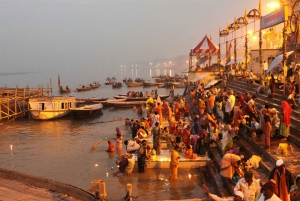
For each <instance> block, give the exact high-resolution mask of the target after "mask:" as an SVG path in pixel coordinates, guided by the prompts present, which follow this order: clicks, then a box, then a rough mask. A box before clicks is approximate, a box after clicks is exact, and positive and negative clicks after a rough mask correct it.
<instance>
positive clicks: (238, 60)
mask: <svg viewBox="0 0 300 201" xmlns="http://www.w3.org/2000/svg"><path fill="white" fill-rule="evenodd" d="M242 61H245V58H236V62H242ZM234 63H235V60H231V61H229V62H228V63H227V64H226V66H228V65H232V64H234Z"/></svg>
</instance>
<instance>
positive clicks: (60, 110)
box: [29, 96, 76, 120]
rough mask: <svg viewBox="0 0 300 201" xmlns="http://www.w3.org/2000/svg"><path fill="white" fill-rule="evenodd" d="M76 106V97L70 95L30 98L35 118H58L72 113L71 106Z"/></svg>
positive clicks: (31, 110) (32, 113)
mask: <svg viewBox="0 0 300 201" xmlns="http://www.w3.org/2000/svg"><path fill="white" fill-rule="evenodd" d="M72 107H76V99H75V97H73V96H70V97H61V96H53V97H42V98H30V99H29V111H30V114H31V116H32V118H33V119H38V120H50V119H58V118H61V117H64V116H67V115H69V114H70V108H72Z"/></svg>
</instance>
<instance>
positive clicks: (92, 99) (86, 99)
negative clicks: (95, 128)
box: [76, 98, 108, 104]
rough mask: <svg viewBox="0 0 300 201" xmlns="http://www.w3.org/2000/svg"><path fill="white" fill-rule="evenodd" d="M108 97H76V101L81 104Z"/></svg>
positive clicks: (103, 99) (104, 99)
mask: <svg viewBox="0 0 300 201" xmlns="http://www.w3.org/2000/svg"><path fill="white" fill-rule="evenodd" d="M107 99H108V98H77V99H76V101H77V102H78V103H81V104H87V103H94V102H99V101H106V100H107Z"/></svg>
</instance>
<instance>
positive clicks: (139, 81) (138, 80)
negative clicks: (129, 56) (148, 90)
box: [134, 78, 145, 83]
mask: <svg viewBox="0 0 300 201" xmlns="http://www.w3.org/2000/svg"><path fill="white" fill-rule="evenodd" d="M134 81H135V82H138V83H143V82H144V81H145V80H144V79H143V78H135V80H134Z"/></svg>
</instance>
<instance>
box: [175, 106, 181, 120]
mask: <svg viewBox="0 0 300 201" xmlns="http://www.w3.org/2000/svg"><path fill="white" fill-rule="evenodd" d="M174 113H175V120H176V121H179V120H180V104H179V103H178V102H175V103H174Z"/></svg>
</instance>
